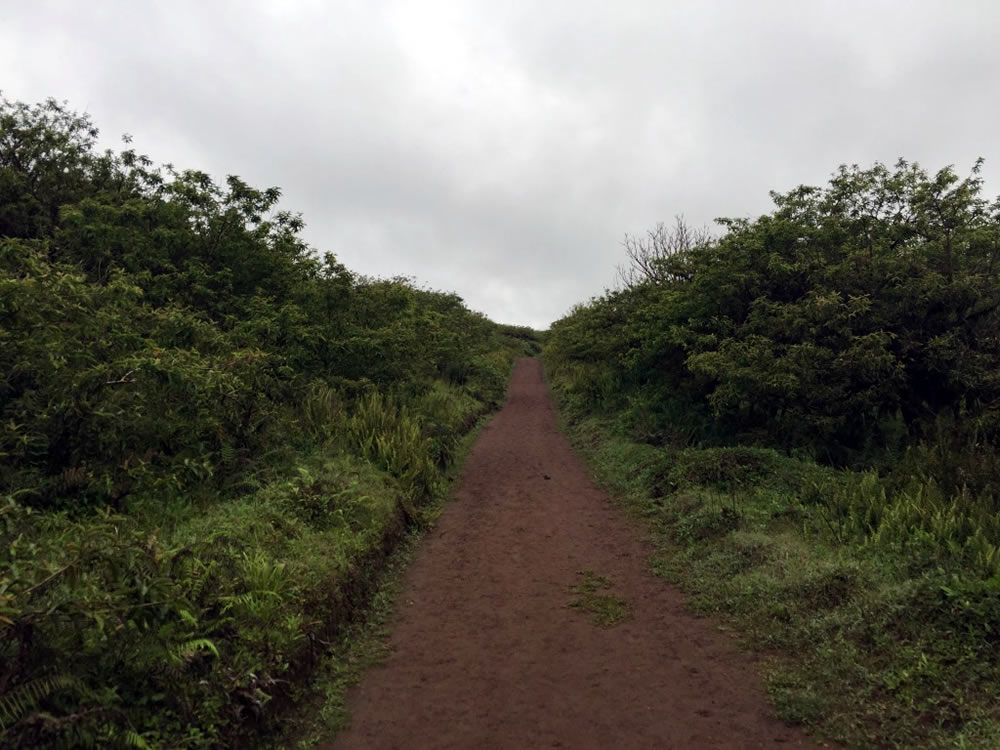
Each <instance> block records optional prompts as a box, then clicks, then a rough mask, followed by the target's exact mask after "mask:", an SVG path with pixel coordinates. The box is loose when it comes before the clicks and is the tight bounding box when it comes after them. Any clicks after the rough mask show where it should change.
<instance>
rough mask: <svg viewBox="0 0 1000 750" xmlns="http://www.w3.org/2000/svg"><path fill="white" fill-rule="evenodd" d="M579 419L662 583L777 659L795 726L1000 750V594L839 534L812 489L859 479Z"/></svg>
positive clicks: (776, 672)
mask: <svg viewBox="0 0 1000 750" xmlns="http://www.w3.org/2000/svg"><path fill="white" fill-rule="evenodd" d="M563 416H564V424H565V427H566V430H567V433H568V434H569V435H570V437H571V439H572V441H573V442H574V444H575V445H576V447H577V449H578V450H579V452H580V453H581V454H582V456H583V457H584V459H585V460H586V461H587V463H588V464H589V466H590V467H591V469H592V472H593V474H594V475H595V478H596V479H597V480H598V481H599V482H600V483H601V484H603V485H604V486H605V487H606V488H607V489H609V490H610V491H611V492H612V493H613V494H614V495H615V496H617V497H618V498H619V499H620V501H621V503H622V505H623V507H624V508H625V509H626V510H627V511H628V512H629V513H630V514H631V515H633V516H636V517H640V518H642V519H644V521H645V523H646V524H647V525H648V527H649V528H650V530H651V532H652V537H653V539H654V541H655V544H656V554H655V555H654V557H653V559H652V566H653V569H654V571H655V572H656V573H657V574H658V575H660V576H662V577H663V578H665V579H666V580H667V581H669V582H671V583H673V584H676V585H678V586H679V587H680V588H682V589H683V590H684V591H685V592H687V593H688V594H689V597H690V598H689V602H690V606H692V607H693V608H694V609H696V610H697V611H699V612H702V613H706V614H711V615H713V616H716V617H719V618H720V619H722V620H723V621H724V623H725V624H726V626H727V627H728V628H729V629H730V630H734V631H735V632H736V633H738V634H739V637H740V638H741V639H742V642H743V643H744V645H745V646H746V647H747V648H749V649H752V650H755V651H757V652H759V653H761V654H763V655H764V656H765V664H766V665H767V667H766V670H765V676H764V677H765V685H766V688H767V690H768V693H769V695H770V697H771V700H772V701H773V703H774V705H775V707H776V709H777V711H778V713H779V715H780V716H781V717H782V718H783V719H785V720H786V721H788V722H790V723H794V724H800V725H803V726H805V727H807V728H809V729H810V730H811V731H813V732H815V733H816V734H818V735H820V736H822V737H824V738H827V739H830V740H834V741H836V742H839V743H841V744H843V745H844V746H845V747H858V748H868V747H884V748H913V747H929V748H942V749H943V748H996V747H1000V702H998V701H997V700H996V696H997V695H1000V657H998V652H1000V582H996V581H991V580H986V581H977V580H976V579H974V578H971V577H965V576H962V575H959V574H958V573H957V572H956V570H955V569H954V567H951V568H949V567H948V566H947V565H945V564H942V563H941V560H942V556H941V552H940V550H939V549H936V548H933V547H928V548H927V549H924V547H921V546H920V545H917V544H910V545H904V546H899V545H880V544H876V543H874V542H873V541H871V540H866V539H864V538H862V537H859V536H857V535H855V536H851V537H849V538H847V537H844V536H843V535H842V534H838V533H837V529H836V527H833V528H831V525H830V523H829V518H828V517H824V515H823V513H822V512H821V509H819V508H817V506H816V505H815V504H811V503H810V502H808V493H809V490H810V488H814V487H816V486H818V485H822V484H823V483H826V485H825V486H828V487H829V486H833V485H831V484H830V483H837V482H843V481H847V482H850V481H853V480H852V479H851V478H850V477H846V476H845V475H844V474H842V473H841V474H838V473H836V472H833V471H832V470H829V469H826V468H823V467H820V466H817V465H816V464H813V463H810V462H805V461H799V460H796V459H793V458H789V457H787V456H782V455H780V454H777V453H775V452H773V451H763V450H760V449H748V448H723V449H712V450H697V449H693V448H689V449H685V450H677V449H674V450H671V449H665V448H663V447H655V446H651V445H646V444H638V443H634V442H631V441H630V440H629V439H628V438H627V437H626V436H625V431H624V430H623V429H622V428H621V426H620V425H619V424H618V423H617V422H616V421H615V420H614V419H612V418H597V417H594V416H579V415H576V417H575V418H574V419H572V420H569V419H567V418H566V416H567V415H566V412H565V410H564V412H563ZM598 583H599V581H598ZM591 585H593V584H591ZM581 590H582V589H581Z"/></svg>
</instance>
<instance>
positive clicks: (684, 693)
mask: <svg viewBox="0 0 1000 750" xmlns="http://www.w3.org/2000/svg"><path fill="white" fill-rule="evenodd" d="M648 554H649V550H648V549H647V548H646V547H645V546H644V544H643V543H642V542H641V541H639V539H638V536H637V533H636V529H634V528H632V527H631V526H630V525H629V524H628V522H627V521H626V520H624V519H623V518H622V516H621V514H620V512H619V511H617V510H616V509H615V508H614V507H613V506H612V505H611V503H610V501H609V499H608V498H607V496H606V495H605V494H604V493H602V492H601V491H600V490H598V489H597V488H595V487H594V485H593V484H592V483H591V482H590V480H589V479H588V477H587V474H586V472H585V469H584V467H583V465H582V464H581V463H580V461H579V459H578V458H577V457H576V456H575V455H574V454H573V452H572V450H571V449H570V446H569V444H568V443H567V441H566V439H565V438H564V437H563V436H562V435H561V434H560V432H559V430H558V428H557V425H556V414H555V408H554V406H553V403H552V399H551V397H550V395H549V392H548V389H547V387H546V385H545V383H544V382H543V380H542V373H541V365H540V363H539V362H538V361H537V360H529V359H525V360H521V361H519V362H518V363H517V366H516V367H515V370H514V376H513V380H512V381H511V385H510V392H509V400H508V402H507V404H506V406H504V408H503V410H502V411H501V412H500V413H499V414H497V416H496V417H495V418H494V419H493V421H492V422H491V423H490V424H489V425H488V426H487V427H486V428H485V429H484V431H483V433H482V435H481V436H480V438H479V441H478V442H477V443H476V445H475V447H474V448H473V451H472V454H471V455H470V457H469V460H468V462H467V464H466V467H465V471H464V474H463V479H462V481H461V483H460V486H459V488H458V491H457V493H456V497H455V499H454V501H453V502H452V503H450V504H449V505H448V506H447V508H446V510H445V512H444V513H443V514H442V516H441V518H440V519H439V521H438V523H437V525H436V526H435V528H434V529H433V531H432V532H431V533H430V534H429V535H428V537H427V539H425V540H424V542H423V544H422V546H421V549H420V550H419V551H418V553H417V556H416V559H415V560H414V562H413V564H412V566H411V567H410V569H409V570H408V572H407V575H406V579H405V582H404V588H403V593H402V594H401V596H400V599H399V601H398V603H397V612H396V615H395V618H396V621H395V623H394V626H393V634H392V637H391V646H392V649H393V650H392V654H391V656H390V657H389V658H388V660H387V661H386V662H385V664H383V665H382V666H379V667H376V668H374V669H372V670H371V671H370V672H368V673H367V674H366V675H365V677H364V678H363V680H362V683H361V685H360V686H358V687H357V688H356V689H355V690H354V691H352V693H351V695H350V697H349V707H350V710H351V714H352V723H351V726H350V727H349V728H348V729H346V730H344V731H343V732H342V733H341V734H339V735H338V736H337V737H336V739H335V740H334V741H333V743H332V744H330V745H328V746H327V747H328V748H333V749H335V750H350V749H351V748H365V749H366V750H379V749H388V748H399V749H400V750H403V749H406V750H409V749H414V750H420V749H423V748H427V749H434V750H439V749H441V750H443V749H445V748H456V749H457V748H461V749H462V750H492V749H493V748H511V750H514V749H516V750H524V749H525V748H552V747H561V748H569V749H570V750H582V749H585V748H602V749H603V748H649V749H650V750H653V749H656V748H678V749H681V748H683V749H685V750H687V749H688V748H694V749H701V748H727V750H735V749H738V748H763V747H783V748H814V747H817V745H815V744H814V743H812V742H811V741H810V740H809V739H808V738H807V737H805V736H804V735H803V734H802V733H800V732H798V731H797V730H795V729H790V728H788V727H787V726H785V725H784V724H783V723H781V722H780V721H779V720H778V719H776V718H775V717H774V716H773V713H772V712H771V710H770V709H769V707H768V706H767V704H766V702H765V699H764V696H763V693H762V689H761V681H760V677H759V676H758V675H757V674H755V673H754V671H753V668H752V666H751V665H750V663H749V661H748V658H747V656H746V655H745V654H742V653H740V652H739V651H738V650H737V649H736V648H735V646H734V645H733V644H732V643H731V642H729V640H728V639H727V638H725V637H724V636H723V635H722V634H721V633H720V632H719V631H718V629H717V628H716V627H715V626H714V624H713V623H712V621H711V620H708V619H701V618H697V617H695V616H693V615H691V614H689V613H687V612H686V611H685V610H684V608H683V602H682V599H681V596H680V595H679V594H678V593H677V592H676V591H675V590H673V589H671V588H670V587H669V586H667V585H665V584H664V583H663V582H662V581H660V580H658V579H656V578H654V577H653V576H652V575H651V574H650V573H649V572H648V568H647V564H646V560H647V556H648ZM581 570H590V571H593V572H594V573H595V574H596V575H599V576H602V577H605V578H606V579H608V580H609V581H610V582H611V584H612V589H611V591H610V593H612V594H613V595H616V596H619V597H621V599H623V600H624V601H625V602H626V604H627V605H628V607H629V608H630V610H631V615H632V616H631V619H627V620H625V621H623V622H621V623H619V624H617V625H615V626H613V627H610V628H602V627H598V626H597V625H595V624H593V623H592V622H591V620H590V618H589V616H588V613H587V612H585V611H581V610H579V609H574V608H570V607H569V606H568V605H569V603H570V602H571V601H572V600H573V599H574V598H575V595H574V594H573V593H571V592H570V587H571V586H574V585H578V584H580V583H581V580H582V579H581V576H580V574H579V573H580V571H581Z"/></svg>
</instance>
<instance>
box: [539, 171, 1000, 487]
mask: <svg viewBox="0 0 1000 750" xmlns="http://www.w3.org/2000/svg"><path fill="white" fill-rule="evenodd" d="M981 188H982V184H981V180H980V178H979V176H978V165H977V167H976V169H975V170H974V171H973V174H972V175H971V176H970V177H968V178H966V179H959V178H958V177H957V176H956V175H955V173H954V172H953V171H952V170H951V169H944V170H941V171H940V172H938V173H937V174H936V175H933V176H929V175H928V174H927V173H926V172H924V171H923V170H922V169H920V168H919V167H918V166H916V165H911V164H907V163H905V162H900V163H899V164H897V165H896V167H895V168H894V169H888V168H886V167H884V166H882V165H876V166H875V167H873V168H871V169H860V168H857V167H853V168H846V167H843V168H841V169H840V171H839V172H838V173H837V174H836V175H835V176H834V178H833V179H832V180H831V181H830V183H829V185H828V186H827V187H826V188H814V187H800V188H798V189H796V190H793V191H791V192H789V193H787V194H784V195H779V194H773V198H774V202H775V206H776V208H775V210H774V211H773V212H772V213H770V214H767V215H764V216H761V217H760V218H758V219H756V220H754V221H749V220H745V219H726V220H722V226H723V227H724V228H725V233H724V234H723V235H722V236H721V237H719V238H715V239H708V238H702V239H701V240H700V241H699V242H697V243H689V244H687V245H685V246H681V247H678V248H675V249H674V250H673V251H668V252H660V253H656V252H655V248H653V250H654V252H652V253H651V255H652V258H653V259H652V263H651V266H652V267H653V268H654V269H657V272H656V273H655V274H653V275H650V274H640V276H639V279H640V280H641V283H633V284H631V285H629V286H627V287H625V288H623V289H620V290H618V291H615V292H609V293H608V294H606V295H605V296H603V297H601V298H599V299H596V300H593V301H592V302H591V303H590V304H588V305H584V306H581V307H579V308H577V309H576V310H575V311H573V313H572V314H570V315H569V316H567V317H566V318H564V319H563V320H561V321H559V322H558V323H556V325H555V326H554V327H553V355H558V356H560V357H562V358H564V359H566V360H575V361H579V362H585V363H590V364H591V365H592V367H593V368H594V373H593V377H590V378H589V381H588V387H589V388H590V394H591V396H592V397H593V398H595V399H599V398H607V397H611V396H612V395H613V394H620V393H626V394H628V395H629V399H630V402H632V403H640V404H641V405H642V407H643V408H642V409H641V411H642V415H643V417H644V418H645V419H647V420H648V421H647V422H646V424H645V429H646V430H647V431H648V433H649V439H650V440H658V439H662V438H663V437H665V436H666V435H667V434H668V433H670V432H672V431H673V430H675V429H676V428H677V425H678V423H680V424H683V425H684V426H685V427H687V428H688V429H690V430H691V431H692V434H693V436H694V437H696V438H698V439H701V440H706V441H710V442H715V443H720V442H728V443H735V442H747V441H750V442H755V443H764V444H769V445H774V446H778V447H781V448H785V449H792V450H799V451H806V452H808V453H810V454H813V455H816V456H817V457H819V458H821V459H823V460H832V461H834V462H836V463H839V464H845V463H851V464H866V463H871V462H872V461H877V460H880V459H883V458H884V457H885V456H886V454H887V452H888V453H889V454H892V452H893V451H898V450H899V449H901V448H904V447H905V446H906V445H908V444H913V443H916V442H919V441H921V440H926V439H929V438H932V437H934V438H936V437H937V436H938V435H939V434H940V433H942V432H944V433H947V435H948V436H949V437H954V438H955V439H956V440H959V441H960V442H961V444H962V445H965V446H967V447H970V448H972V447H975V446H976V445H983V444H985V442H990V441H993V440H994V439H995V438H996V436H997V427H998V425H1000V422H998V418H1000V410H998V408H1000V407H998V402H997V395H998V393H1000V375H998V369H997V365H998V364H1000V338H998V336H1000V284H998V281H1000V263H998V255H1000V203H997V202H994V203H990V202H989V201H987V200H986V199H984V198H983V197H982V195H981ZM648 255H649V254H647V257H648ZM991 452H992V451H991ZM963 479H965V480H970V479H973V478H972V477H964V478H963ZM974 479H975V480H976V482H977V484H978V483H984V484H985V485H988V486H989V488H990V489H992V487H993V485H992V480H991V478H990V472H984V473H982V474H981V475H977V476H976V477H974Z"/></svg>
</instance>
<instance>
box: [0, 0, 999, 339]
mask: <svg viewBox="0 0 1000 750" xmlns="http://www.w3.org/2000/svg"><path fill="white" fill-rule="evenodd" d="M7 5H8V7H7V8H5V10H4V24H3V26H2V27H0V80H2V81H3V82H4V87H5V88H4V93H5V94H6V95H7V96H8V97H14V98H18V99H23V100H29V101H32V100H39V99H42V98H45V97H47V96H55V97H57V98H60V99H68V100H70V102H71V104H72V105H73V106H74V107H76V108H78V109H87V110H88V111H90V112H91V113H92V114H93V116H94V118H95V120H96V122H97V124H98V125H99V126H101V128H102V130H103V132H104V133H105V135H106V136H107V138H108V142H109V144H112V145H113V144H114V142H115V138H116V137H117V136H118V135H119V134H120V133H123V132H129V133H131V134H132V135H133V136H134V137H135V144H136V146H138V147H139V148H140V149H141V150H144V151H145V152H147V153H149V154H150V155H151V156H152V157H153V158H154V159H157V160H160V161H171V162H173V163H175V164H176V165H177V166H181V167H195V168H201V169H205V170H207V171H210V172H212V173H213V174H216V175H217V176H219V177H222V176H224V175H225V174H228V173H235V174H239V175H240V176H242V177H244V178H245V179H247V180H248V181H250V182H252V183H254V184H257V185H261V186H267V185H279V186H281V187H282V188H283V191H284V196H285V198H284V204H285V206H286V207H287V208H290V209H292V210H297V211H301V212H303V214H304V215H305V219H306V222H307V225H308V226H307V229H306V237H307V239H308V240H309V241H310V243H311V244H313V245H314V246H315V247H316V248H317V249H318V250H321V251H330V252H333V253H335V254H337V255H338V257H339V258H340V259H341V260H342V261H343V262H344V263H346V264H347V265H348V267H350V268H352V269H353V270H356V271H358V272H361V273H365V274H370V275H386V276H391V275H409V276H414V277H416V278H417V279H418V280H419V281H420V282H422V283H425V284H426V285H427V286H430V287H432V288H439V289H447V290H454V291H456V292H457V293H459V294H460V295H462V296H463V297H464V298H465V299H466V301H467V303H468V304H469V305H470V307H472V308H474V309H479V310H482V311H484V312H486V313H487V314H488V315H490V316H491V317H492V318H494V319H496V320H502V321H508V322H516V323H527V324H531V325H535V326H538V327H545V326H547V325H548V324H549V322H551V321H552V320H553V319H555V318H558V317H559V316H561V315H562V314H564V313H565V312H566V311H567V310H568V309H569V308H570V307H571V306H572V305H573V304H574V303H577V302H581V301H585V300H586V299H587V298H589V297H590V296H592V295H594V294H599V293H600V292H601V291H602V290H603V288H604V287H605V286H607V285H610V284H612V283H613V281H614V268H615V265H616V264H617V263H618V262H619V261H620V258H621V247H620V242H621V239H622V237H623V235H624V234H625V233H626V232H629V233H636V232H642V231H644V230H645V229H646V228H648V227H650V226H652V225H654V224H655V223H656V222H657V221H660V220H670V218H671V217H672V216H673V215H674V214H676V213H684V214H685V215H686V216H687V217H688V219H689V220H691V221H692V222H693V223H695V224H702V223H707V222H710V221H711V220H712V219H713V218H714V217H716V216H720V215H722V216H746V215H754V214H756V213H759V212H761V211H764V210H767V208H768V204H769V200H768V197H767V193H768V190H771V189H778V190H787V189H789V188H791V187H794V186H795V185H797V184H800V183H813V184H815V183H819V182H823V181H824V180H825V179H826V178H827V176H828V175H829V174H830V173H831V172H832V171H833V170H834V169H835V168H836V167H837V166H838V165H839V164H841V163H844V162H847V163H852V162H857V163H860V164H870V163H871V162H873V161H875V160H881V161H887V162H893V161H895V159H896V158H897V157H900V156H903V157H906V158H908V159H911V160H917V161H920V162H921V163H922V164H924V166H926V167H928V168H930V169H937V168H939V167H941V166H944V165H946V164H952V163H954V164H956V166H957V168H958V169H959V170H960V171H964V170H965V169H967V168H968V167H969V166H971V164H972V162H973V160H974V159H975V158H976V157H977V156H980V155H982V156H985V157H986V158H987V167H986V172H985V176H986V178H987V185H988V186H994V185H997V184H998V180H997V179H996V176H997V175H998V174H1000V153H996V151H995V149H996V139H995V136H994V134H993V123H995V122H996V121H997V119H998V115H1000V99H998V98H997V97H995V96H993V95H992V94H993V93H994V90H995V83H994V81H995V80H996V79H997V78H998V76H1000V53H998V52H997V50H996V47H995V44H994V39H993V36H994V35H993V34H992V29H995V28H997V25H998V22H1000V6H998V5H997V4H995V3H992V2H989V1H988V0H981V1H979V2H976V1H974V0H968V1H967V2H961V3H954V2H948V3H945V2H927V1H924V2H917V1H916V0H915V1H914V2H911V3H907V4H905V5H900V4H899V3H895V2H888V1H887V0H884V1H882V2H862V1H861V0H857V1H855V2H844V1H842V2H836V3H834V2H810V3H802V2H798V1H792V0H788V1H783V2H779V1H777V0H774V1H766V0H765V1H761V2H754V3H746V2H739V1H736V0H733V1H731V2H723V1H719V2H712V3H702V2H680V1H678V2H669V3H664V2H654V1H653V0H649V1H648V2H647V1H638V0H636V1H634V2H622V3H615V4H612V3H606V2H596V1H592V0H577V1H575V2H568V1H565V0H550V1H549V2H546V3H538V2H530V3H529V2H526V1H524V0H513V1H510V2H506V3H487V2H457V1H456V2H446V1H444V0H425V2H421V3H410V2H404V1H403V0H382V1H372V0H369V1H367V2H353V1H352V2H321V1H320V0H309V1H301V2H285V1H281V2H279V1H278V0H268V1H267V2H264V1H260V2H235V0H230V1H228V2H212V3H203V2H195V1H194V0H178V1H176V2H173V3H170V4H165V3H164V4H160V3H132V2H102V3H60V2H46V1H37V2H34V3H16V4H15V3H8V4H7ZM990 149H994V151H992V152H991V151H990Z"/></svg>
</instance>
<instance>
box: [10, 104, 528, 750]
mask: <svg viewBox="0 0 1000 750" xmlns="http://www.w3.org/2000/svg"><path fill="white" fill-rule="evenodd" d="M96 137H97V129H96V127H95V126H94V125H93V123H92V122H91V121H90V120H89V118H88V117H87V116H81V115H78V114H75V113H73V112H72V111H70V110H69V109H68V108H67V107H66V106H65V105H63V104H59V103H57V102H54V101H49V102H46V103H44V104H41V105H37V106H30V105H24V104H20V103H12V102H9V101H7V100H2V99H0V499H2V505H0V745H3V746H5V747H6V746H11V747H43V746H44V747H49V746H56V747H58V746H67V747H88V746H89V747H119V746H121V747H170V748H203V747H223V746H225V747H232V746H246V745H247V744H248V743H250V742H251V738H253V737H254V736H256V733H257V732H258V730H259V729H261V728H262V727H273V726H274V725H275V724H276V723H277V722H278V721H279V719H280V713H281V711H280V709H281V707H282V705H284V704H285V703H287V702H288V701H289V700H291V699H292V698H293V697H294V694H295V692H296V686H297V684H298V683H299V682H300V681H301V680H303V679H304V678H305V677H306V676H307V675H308V673H309V671H310V669H311V668H312V666H313V664H314V663H316V661H317V660H318V658H319V656H320V654H321V653H322V652H323V650H324V648H325V646H324V644H326V643H328V642H329V641H330V640H331V639H332V638H333V637H334V636H335V635H336V633H337V632H338V631H339V629H340V628H342V627H343V626H344V624H345V623H346V622H348V621H349V620H350V619H351V618H352V617H355V616H356V614H357V611H358V610H359V608H361V607H362V606H363V605H364V603H365V601H366V600H367V598H368V597H369V596H370V595H371V587H372V585H373V581H374V580H375V572H376V571H377V569H378V567H379V566H380V565H381V562H382V560H383V559H384V557H385V555H386V553H387V552H388V550H389V549H390V548H391V547H392V545H393V544H394V543H395V540H396V539H397V538H398V537H399V536H400V534H401V531H402V529H403V526H404V524H405V522H406V521H407V520H409V521H415V520H417V518H418V509H419V507H420V506H421V504H423V503H425V502H427V501H428V500H429V499H430V498H432V497H433V496H435V495H436V494H438V493H440V492H441V490H442V488H443V486H444V482H443V479H444V476H445V472H446V471H447V469H448V467H449V466H450V465H451V464H452V462H453V461H454V460H455V458H456V454H457V452H458V450H459V447H458V446H459V439H460V437H461V436H462V435H463V434H465V433H467V432H469V431H470V430H471V429H472V428H473V427H474V425H475V424H476V422H477V421H478V419H479V418H480V417H481V416H482V415H483V414H485V413H486V412H487V411H489V410H490V409H492V408H494V407H495V406H496V405H497V404H499V403H500V401H501V400H502V398H503V395H504V390H505V387H506V380H507V377H508V375H509V372H510V368H511V366H512V364H513V360H514V358H515V357H516V356H520V355H523V354H524V353H525V352H528V351H532V350H534V351H537V347H538V336H537V335H535V334H534V333H533V332H532V331H530V329H518V328H513V327H509V326H506V327H505V326H498V325H496V324H494V323H492V322H491V321H489V320H487V319H486V318H485V317H484V316H482V315H480V314H478V313H475V312H472V311H470V310H469V309H468V308H467V307H466V306H465V305H464V303H463V302H462V300H461V299H460V298H459V297H458V296H456V295H454V294H450V293H445V292H438V291H432V290H427V289H422V288H418V287H417V286H416V285H415V284H414V283H413V282H412V281H410V280H408V279H402V278H397V279H389V280H374V279H365V278H360V277H358V276H356V275H354V274H352V273H351V272H349V271H348V270H347V269H345V268H344V267H343V266H342V265H341V264H339V263H338V262H337V261H336V259H335V258H333V257H332V256H330V255H326V256H323V257H319V256H317V255H316V254H315V253H314V252H313V251H312V250H311V249H310V248H309V247H308V246H307V245H306V244H305V242H304V241H303V240H302V239H301V238H300V237H299V232H300V230H301V229H302V227H303V221H302V219H301V217H299V216H298V215H295V214H292V213H290V212H288V211H285V210H281V209H279V207H278V201H279V199H280V191H279V190H278V189H277V188H267V189H264V190H259V189H256V188H253V187H252V186H250V185H248V184H246V183H245V182H243V181H242V180H240V179H239V178H238V177H235V176H229V177H227V178H226V179H225V181H224V182H223V183H222V184H219V183H216V182H215V181H214V180H213V179H212V178H211V177H210V176H209V175H206V174H204V173H202V172H198V171H193V170H187V171H180V170H176V169H174V168H173V167H171V166H165V167H155V166H154V165H153V164H152V162H151V161H150V160H149V159H148V158H146V157H144V156H142V155H140V154H137V153H136V152H135V151H133V150H131V149H127V150H125V151H122V152H120V153H116V152H113V151H106V152H103V153H99V152H97V151H95V149H94V144H95V141H96ZM126 142H128V139H126Z"/></svg>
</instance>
